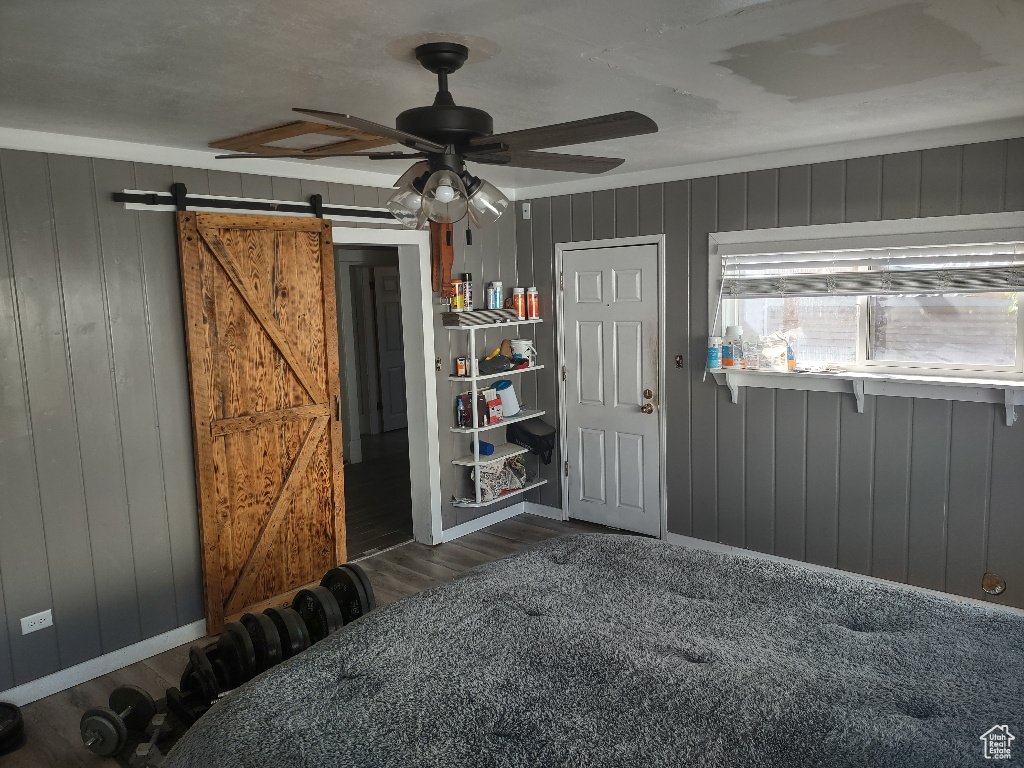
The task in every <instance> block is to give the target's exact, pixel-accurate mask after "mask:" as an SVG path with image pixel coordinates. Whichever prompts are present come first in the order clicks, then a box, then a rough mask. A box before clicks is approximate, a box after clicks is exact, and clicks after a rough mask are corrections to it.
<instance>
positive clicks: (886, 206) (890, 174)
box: [882, 152, 921, 219]
mask: <svg viewBox="0 0 1024 768" xmlns="http://www.w3.org/2000/svg"><path fill="white" fill-rule="evenodd" d="M920 209H921V153H920V152H901V153H899V154H898V155H886V156H885V157H884V158H883V160H882V218H883V219H912V218H914V217H916V216H919V215H920Z"/></svg>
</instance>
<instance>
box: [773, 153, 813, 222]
mask: <svg viewBox="0 0 1024 768" xmlns="http://www.w3.org/2000/svg"><path fill="white" fill-rule="evenodd" d="M810 223H811V166H809V165H797V166H793V167H792V168H782V169H780V170H779V226H780V227H799V226H802V225H804V224H810Z"/></svg>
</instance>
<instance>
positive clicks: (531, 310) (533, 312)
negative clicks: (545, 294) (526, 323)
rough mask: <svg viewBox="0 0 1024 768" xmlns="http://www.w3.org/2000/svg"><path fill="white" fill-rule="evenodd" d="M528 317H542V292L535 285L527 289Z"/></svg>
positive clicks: (534, 318)
mask: <svg viewBox="0 0 1024 768" xmlns="http://www.w3.org/2000/svg"><path fill="white" fill-rule="evenodd" d="M526 317H527V318H528V319H530V320H539V319H540V294H538V293H537V286H535V285H531V286H530V287H529V288H527V289H526Z"/></svg>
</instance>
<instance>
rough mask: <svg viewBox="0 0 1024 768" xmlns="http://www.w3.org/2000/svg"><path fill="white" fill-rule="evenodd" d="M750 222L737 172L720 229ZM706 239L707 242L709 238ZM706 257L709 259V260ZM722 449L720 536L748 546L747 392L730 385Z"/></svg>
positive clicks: (726, 184)
mask: <svg viewBox="0 0 1024 768" xmlns="http://www.w3.org/2000/svg"><path fill="white" fill-rule="evenodd" d="M746 223H747V177H746V174H744V173H734V174H731V175H729V176H722V177H720V178H719V179H718V229H719V231H722V232H727V231H730V230H739V229H743V228H744V227H745V226H746ZM705 242H706V241H705ZM706 260H707V259H706V257H705V261H706ZM715 389H716V390H717V391H716V396H717V400H718V407H717V417H718V418H717V427H716V429H717V432H716V434H717V443H716V447H717V449H718V538H719V540H720V541H722V542H724V543H726V544H730V545H733V546H737V547H742V546H744V543H745V539H746V535H745V529H746V525H745V519H744V517H745V511H744V504H743V502H744V491H743V481H744V463H745V455H744V446H743V439H744V425H743V421H744V419H743V414H744V410H745V409H746V407H747V391H746V390H744V391H743V392H742V393H741V394H740V402H738V403H733V402H732V400H731V397H730V394H729V390H728V388H727V387H716V388H715Z"/></svg>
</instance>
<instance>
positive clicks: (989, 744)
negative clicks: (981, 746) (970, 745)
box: [978, 725, 1017, 760]
mask: <svg viewBox="0 0 1024 768" xmlns="http://www.w3.org/2000/svg"><path fill="white" fill-rule="evenodd" d="M978 738H979V739H981V740H982V741H983V742H985V759H986V760H1009V759H1010V742H1011V741H1013V740H1015V739H1016V738H1017V737H1016V736H1014V735H1013V734H1012V733H1010V728H1009V726H1006V725H993V726H992V727H991V728H989V729H988V730H987V731H985V732H984V733H983V734H981V736H979V737H978Z"/></svg>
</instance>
